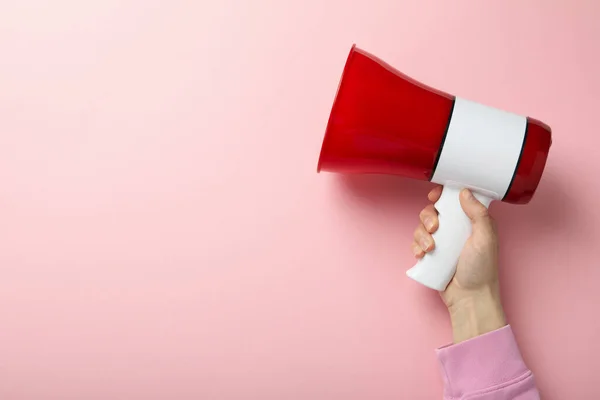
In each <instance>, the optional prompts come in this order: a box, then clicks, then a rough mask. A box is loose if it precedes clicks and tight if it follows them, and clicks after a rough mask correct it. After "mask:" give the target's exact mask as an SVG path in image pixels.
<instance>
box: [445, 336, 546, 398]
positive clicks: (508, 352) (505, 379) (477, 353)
mask: <svg viewBox="0 0 600 400" xmlns="http://www.w3.org/2000/svg"><path fill="white" fill-rule="evenodd" d="M437 356H438V360H439V362H440V368H441V372H442V377H443V379H444V400H461V399H469V400H539V398H540V395H539V392H538V390H537V388H536V387H535V382H534V380H533V374H532V373H531V371H530V370H529V369H528V368H527V367H526V366H525V363H524V362H523V358H522V357H521V353H520V351H519V348H518V346H517V342H516V340H515V337H514V335H513V332H512V329H511V327H510V326H509V325H507V326H505V327H503V328H500V329H498V330H496V331H493V332H490V333H486V334H485V335H481V336H478V337H476V338H474V339H471V340H467V341H465V342H462V343H458V344H455V345H450V346H447V347H443V348H441V349H438V350H437Z"/></svg>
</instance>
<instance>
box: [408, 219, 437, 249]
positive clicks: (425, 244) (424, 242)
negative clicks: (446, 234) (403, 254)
mask: <svg viewBox="0 0 600 400" xmlns="http://www.w3.org/2000/svg"><path fill="white" fill-rule="evenodd" d="M413 238H414V243H413V244H416V245H417V246H419V248H420V249H421V250H422V251H423V252H424V253H427V252H429V251H431V250H433V248H434V246H435V243H434V241H433V236H431V233H429V232H427V229H426V228H425V226H423V224H419V226H418V227H417V229H415V233H414V235H413ZM415 250H416V247H413V252H415Z"/></svg>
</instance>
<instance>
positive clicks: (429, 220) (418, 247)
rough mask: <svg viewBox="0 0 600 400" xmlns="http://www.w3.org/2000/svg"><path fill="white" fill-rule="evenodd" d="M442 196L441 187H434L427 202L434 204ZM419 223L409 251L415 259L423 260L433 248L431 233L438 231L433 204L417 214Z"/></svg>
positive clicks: (436, 215)
mask: <svg viewBox="0 0 600 400" xmlns="http://www.w3.org/2000/svg"><path fill="white" fill-rule="evenodd" d="M441 195H442V187H441V186H437V187H435V188H434V189H433V190H432V191H431V192H429V194H428V195H427V198H429V201H431V202H433V203H435V202H436V201H438V200H439V199H440V196H441ZM419 219H420V220H421V223H420V224H419V226H418V227H417V229H416V230H415V233H414V241H413V242H412V244H411V249H412V252H413V254H414V256H415V257H416V258H423V257H424V256H425V254H426V253H428V252H430V251H431V250H433V249H434V247H435V242H434V240H433V236H431V234H432V233H434V232H435V231H437V230H438V228H439V226H440V224H439V219H438V212H437V210H436V209H435V207H434V206H433V204H430V205H428V206H427V207H425V208H424V209H423V211H421V213H420V214H419Z"/></svg>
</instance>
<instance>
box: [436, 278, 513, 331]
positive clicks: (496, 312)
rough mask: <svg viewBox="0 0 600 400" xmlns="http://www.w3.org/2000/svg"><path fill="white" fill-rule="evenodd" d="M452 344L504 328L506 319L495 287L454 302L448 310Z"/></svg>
mask: <svg viewBox="0 0 600 400" xmlns="http://www.w3.org/2000/svg"><path fill="white" fill-rule="evenodd" d="M448 311H449V312H450V320H451V321H452V334H453V338H454V343H460V342H464V341H465V340H469V339H472V338H474V337H477V336H480V335H483V334H485V333H488V332H492V331H495V330H497V329H500V328H502V327H503V326H506V317H505V316H504V309H503V308H502V302H501V301H500V294H499V290H498V288H497V287H484V288H482V289H479V290H477V291H473V292H470V293H469V294H468V295H466V296H464V297H462V298H461V299H459V300H457V301H455V302H454V303H453V304H452V306H450V307H449V308H448Z"/></svg>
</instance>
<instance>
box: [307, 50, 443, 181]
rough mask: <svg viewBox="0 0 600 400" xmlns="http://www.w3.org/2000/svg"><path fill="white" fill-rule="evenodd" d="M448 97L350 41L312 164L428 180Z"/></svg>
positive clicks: (440, 136) (339, 169) (441, 135)
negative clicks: (328, 115)
mask: <svg viewBox="0 0 600 400" xmlns="http://www.w3.org/2000/svg"><path fill="white" fill-rule="evenodd" d="M453 104H454V97H453V96H450V95H448V94H446V93H442V92H440V91H437V90H435V89H432V88H429V87H427V86H425V85H423V84H421V83H419V82H416V81H415V80H413V79H411V78H409V77H407V76H405V75H403V74H402V73H400V72H399V71H397V70H395V69H394V68H392V67H390V66H389V65H387V64H386V63H384V62H383V61H381V60H378V59H377V58H375V57H374V56H372V55H370V54H368V53H366V52H364V51H362V50H359V49H357V48H356V47H353V48H352V50H351V51H350V55H349V56H348V60H347V62H346V66H345V68H344V73H343V75H342V79H341V82H340V85H339V88H338V93H337V95H336V99H335V102H334V104H333V107H332V111H331V115H330V117H329V123H328V125H327V130H326V133H325V139H324V140H323V147H322V149H321V156H320V159H319V166H318V170H324V171H331V172H342V173H377V174H395V175H402V176H406V177H409V178H414V179H421V180H429V179H431V176H432V174H433V169H434V165H435V162H436V158H437V155H438V152H439V150H440V145H441V143H442V140H443V137H444V134H445V131H446V127H447V125H448V121H449V118H450V114H451V110H452V106H453Z"/></svg>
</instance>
